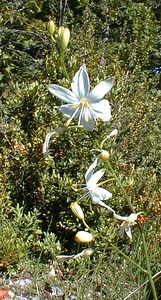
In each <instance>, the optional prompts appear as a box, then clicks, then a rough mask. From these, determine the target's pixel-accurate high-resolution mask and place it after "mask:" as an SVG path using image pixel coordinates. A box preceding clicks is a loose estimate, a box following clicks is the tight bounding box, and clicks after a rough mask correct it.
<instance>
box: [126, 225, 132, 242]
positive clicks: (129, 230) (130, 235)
mask: <svg viewBox="0 0 161 300" xmlns="http://www.w3.org/2000/svg"><path fill="white" fill-rule="evenodd" d="M125 232H126V234H127V235H128V237H129V238H130V239H132V233H131V227H130V226H129V225H126V226H125Z"/></svg>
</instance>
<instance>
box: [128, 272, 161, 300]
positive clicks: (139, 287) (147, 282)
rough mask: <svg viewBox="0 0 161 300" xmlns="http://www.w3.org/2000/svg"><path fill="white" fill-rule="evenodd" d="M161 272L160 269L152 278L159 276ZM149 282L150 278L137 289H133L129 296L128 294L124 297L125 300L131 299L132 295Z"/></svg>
mask: <svg viewBox="0 0 161 300" xmlns="http://www.w3.org/2000/svg"><path fill="white" fill-rule="evenodd" d="M160 274H161V271H159V272H158V273H156V274H155V275H153V276H152V278H155V277H157V276H158V275H160ZM148 282H149V279H148V280H146V281H145V282H144V283H142V284H141V285H140V286H139V287H138V288H137V289H135V290H134V291H132V292H131V293H130V294H129V295H128V296H126V298H124V300H127V299H129V298H130V297H131V295H133V294H135V293H136V292H137V291H138V290H139V289H140V288H142V287H143V286H144V285H145V284H146V283H148Z"/></svg>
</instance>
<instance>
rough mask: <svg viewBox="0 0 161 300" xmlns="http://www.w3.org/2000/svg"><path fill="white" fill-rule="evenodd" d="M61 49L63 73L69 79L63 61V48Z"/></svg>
mask: <svg viewBox="0 0 161 300" xmlns="http://www.w3.org/2000/svg"><path fill="white" fill-rule="evenodd" d="M61 51H62V52H61V53H60V61H61V66H62V69H63V75H64V76H65V77H66V78H67V79H68V80H69V76H68V73H67V69H66V67H65V63H64V50H61Z"/></svg>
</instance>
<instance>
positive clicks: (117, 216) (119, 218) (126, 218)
mask: <svg viewBox="0 0 161 300" xmlns="http://www.w3.org/2000/svg"><path fill="white" fill-rule="evenodd" d="M113 216H114V218H116V219H117V220H120V221H128V219H129V216H128V217H122V216H120V215H118V214H116V213H115V212H114V214H113Z"/></svg>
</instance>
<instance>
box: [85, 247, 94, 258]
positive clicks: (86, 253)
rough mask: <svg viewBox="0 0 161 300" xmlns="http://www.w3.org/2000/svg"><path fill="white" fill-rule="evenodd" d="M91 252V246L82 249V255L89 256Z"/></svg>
mask: <svg viewBox="0 0 161 300" xmlns="http://www.w3.org/2000/svg"><path fill="white" fill-rule="evenodd" d="M92 254H93V250H92V249H91V248H88V249H85V250H83V256H90V255H92Z"/></svg>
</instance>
